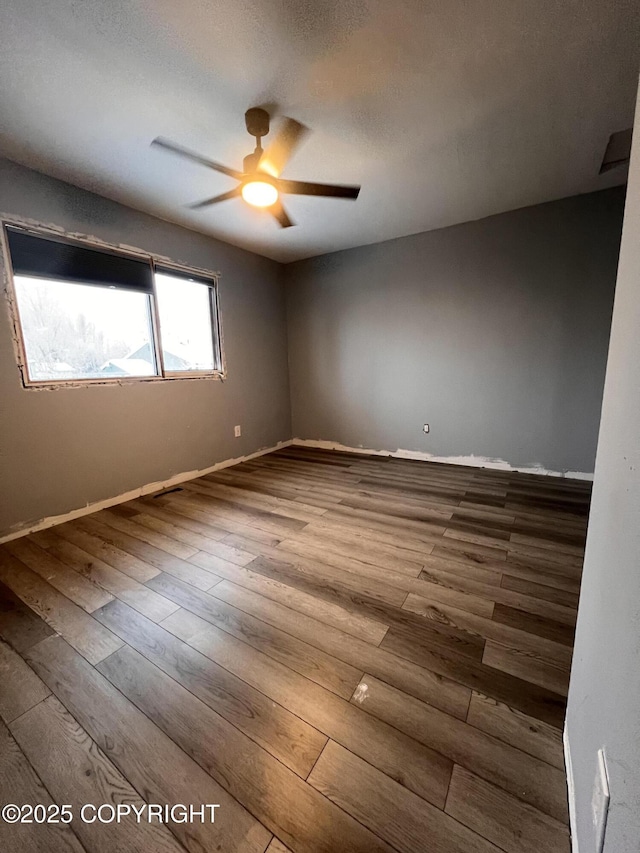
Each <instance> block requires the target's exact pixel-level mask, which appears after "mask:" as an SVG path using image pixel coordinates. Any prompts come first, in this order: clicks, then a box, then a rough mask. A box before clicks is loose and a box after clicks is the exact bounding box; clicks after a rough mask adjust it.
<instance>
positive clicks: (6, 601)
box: [0, 583, 54, 652]
mask: <svg viewBox="0 0 640 853" xmlns="http://www.w3.org/2000/svg"><path fill="white" fill-rule="evenodd" d="M53 633H54V631H53V628H51V627H50V626H49V625H47V623H46V622H45V621H44V620H42V619H41V618H40V617H39V616H38V615H37V614H36V613H34V611H33V610H31V608H30V607H27V605H26V604H25V603H24V602H23V601H22V599H20V598H18V596H17V595H16V594H15V592H13V590H11V589H9V587H8V586H6V585H5V584H3V583H0V637H2V638H3V639H4V640H6V642H7V643H9V645H10V646H11V647H12V648H14V649H15V650H16V651H17V652H23V651H25V649H28V648H29V647H30V646H34V645H35V644H36V643H39V642H40V640H44V639H45V637H49V636H51V634H53Z"/></svg>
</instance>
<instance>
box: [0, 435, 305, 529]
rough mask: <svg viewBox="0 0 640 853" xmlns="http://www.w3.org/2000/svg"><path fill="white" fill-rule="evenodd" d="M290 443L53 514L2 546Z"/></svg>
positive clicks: (270, 451)
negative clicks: (60, 513) (59, 513)
mask: <svg viewBox="0 0 640 853" xmlns="http://www.w3.org/2000/svg"><path fill="white" fill-rule="evenodd" d="M290 444H291V439H287V441H279V442H278V443H277V444H276V445H274V446H273V447H265V448H263V449H262V450H256V452H255V453H249V454H248V455H247V456H238V457H236V458H235V459H225V460H224V461H222V462H216V464H215V465H211V466H209V467H208V468H202V469H200V470H198V471H186V472H184V473H182V474H175V475H174V476H173V477H170V478H169V479H168V480H159V481H158V482H157V483H147V484H146V485H145V486H140V487H139V488H137V489H132V490H131V491H130V492H124V494H121V495H117V496H116V497H112V498H106V500H103V501H96V502H95V503H90V504H87V505H86V506H82V507H79V508H78V509H72V510H71V511H70V512H66V513H64V514H63V515H51V516H49V517H47V518H41V519H40V521H35V522H33V523H31V524H26V525H24V526H22V527H20V528H19V529H16V530H13V531H12V532H11V533H7V534H6V535H5V536H2V537H0V544H2V543H3V542H10V541H11V540H12V539H19V538H20V537H21V536H27V535H28V534H29V533H36V532H37V531H38V530H46V528H47V527H54V526H55V525H56V524H64V522H65V521H72V520H73V519H74V518H80V517H81V516H83V515H90V514H91V513H92V512H98V511H99V510H101V509H107V507H110V506H115V505H116V504H121V503H125V502H126V501H132V500H133V499H134V498H139V497H142V496H143V495H149V494H151V493H152V492H160V491H162V490H163V489H168V488H171V486H177V485H178V484H179V483H184V482H186V481H187V480H195V479H196V478H197V477H202V476H204V474H211V473H213V471H220V470H221V469H222V468H230V467H231V466H232V465H239V464H240V462H247V461H248V460H249V459H255V458H256V457H257V456H264V455H265V454H266V453H273V451H274V450H279V449H280V448H281V447H288V446H289V445H290Z"/></svg>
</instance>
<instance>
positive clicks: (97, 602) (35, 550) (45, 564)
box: [4, 537, 113, 613]
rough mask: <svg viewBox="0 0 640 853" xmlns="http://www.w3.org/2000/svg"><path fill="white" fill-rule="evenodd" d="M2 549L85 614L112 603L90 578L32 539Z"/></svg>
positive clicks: (109, 596) (24, 539) (108, 595)
mask: <svg viewBox="0 0 640 853" xmlns="http://www.w3.org/2000/svg"><path fill="white" fill-rule="evenodd" d="M4 547H5V548H6V550H7V551H8V552H9V553H10V554H12V555H13V556H14V557H15V558H16V559H18V560H20V562H21V563H24V565H25V566H28V567H29V568H30V569H31V571H33V572H35V573H36V574H37V575H40V577H41V578H43V579H44V580H45V581H46V582H47V583H49V584H51V586H52V587H54V589H57V590H58V592H61V593H62V594H63V595H66V597H67V598H69V599H70V600H71V601H74V602H75V603H76V604H77V605H78V606H79V607H82V609H83V610H86V611H87V613H91V612H92V611H94V610H96V609H97V608H98V607H102V605H103V604H107V603H108V602H109V601H112V600H113V596H112V595H110V594H109V593H108V592H106V591H105V590H104V589H101V588H100V587H99V586H97V585H96V584H94V583H93V582H92V581H91V580H90V579H88V578H84V577H81V576H80V575H78V574H77V572H74V571H72V570H71V569H70V568H69V567H68V566H66V565H65V564H64V563H61V562H60V560H57V559H56V558H55V557H53V556H52V555H51V554H49V553H47V552H46V551H44V550H43V549H42V548H40V547H38V545H36V544H35V542H34V541H33V539H32V538H31V537H23V538H22V539H14V540H13V542H8V543H7V544H6V545H5V546H4Z"/></svg>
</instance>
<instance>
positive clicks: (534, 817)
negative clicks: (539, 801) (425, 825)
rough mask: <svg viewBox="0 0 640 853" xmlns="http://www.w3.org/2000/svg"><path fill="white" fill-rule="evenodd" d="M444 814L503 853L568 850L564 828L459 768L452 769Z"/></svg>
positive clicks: (537, 852) (547, 852) (550, 852)
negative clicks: (496, 844) (495, 844)
mask: <svg viewBox="0 0 640 853" xmlns="http://www.w3.org/2000/svg"><path fill="white" fill-rule="evenodd" d="M445 811H446V813H447V814H448V815H451V816H452V817H455V818H456V819H457V820H459V821H460V822H461V823H463V824H465V825H466V826H468V827H469V828H470V829H473V830H474V831H475V832H477V833H478V834H479V835H481V836H483V837H484V838H487V839H489V840H490V841H493V842H495V843H498V844H499V845H500V848H501V849H502V850H504V851H506V853H541V851H542V850H544V851H545V853H569V850H570V843H569V830H568V828H567V827H566V826H565V825H564V824H562V823H560V822H559V821H557V820H554V819H553V818H552V817H549V816H548V815H545V814H542V812H539V811H538V810H537V809H534V808H533V807H532V806H529V805H527V804H526V803H523V802H521V801H520V800H518V799H517V798H516V797H513V796H512V795H511V794H507V793H505V792H504V791H502V790H501V789H500V788H496V787H495V786H494V785H491V784H490V783H489V782H486V781H485V780H484V779H480V778H479V777H478V776H474V774H473V773H469V772H468V771H467V770H465V769H464V768H462V767H458V766H456V767H455V768H454V771H453V778H452V780H451V787H450V789H449V796H448V798H447V806H446V809H445Z"/></svg>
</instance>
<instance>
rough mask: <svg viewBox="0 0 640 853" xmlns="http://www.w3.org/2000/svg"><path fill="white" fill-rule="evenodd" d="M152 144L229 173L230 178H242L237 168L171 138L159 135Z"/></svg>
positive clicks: (226, 173) (218, 170)
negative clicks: (217, 161)
mask: <svg viewBox="0 0 640 853" xmlns="http://www.w3.org/2000/svg"><path fill="white" fill-rule="evenodd" d="M151 144H152V145H157V146H158V147H159V148H164V149H165V150H166V151H171V152H172V153H173V154H179V155H180V157H186V158H187V159H188V160H193V162H194V163H200V164H201V165H202V166H208V167H209V168H210V169H215V171H216V172H222V174H223V175H229V177H230V178H235V179H236V180H237V181H241V180H242V177H243V175H242V172H238V171H237V170H236V169H229V168H228V166H223V165H222V163H216V161H215V160H209V158H208V157H203V156H202V155H201V154H197V153H196V152H195V151H190V150H189V149H188V148H183V147H182V145H177V144H176V143H175V142H171V140H170V139H165V138H164V137H162V136H157V137H156V138H155V139H154V140H153V142H152V143H151Z"/></svg>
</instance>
